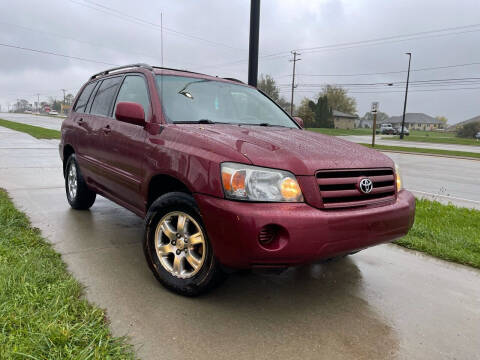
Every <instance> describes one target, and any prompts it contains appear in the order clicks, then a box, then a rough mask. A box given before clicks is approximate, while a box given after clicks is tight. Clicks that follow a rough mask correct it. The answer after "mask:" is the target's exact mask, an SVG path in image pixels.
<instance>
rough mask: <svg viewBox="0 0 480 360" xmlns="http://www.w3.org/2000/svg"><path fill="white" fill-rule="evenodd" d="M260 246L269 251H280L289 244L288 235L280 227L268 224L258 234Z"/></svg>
mask: <svg viewBox="0 0 480 360" xmlns="http://www.w3.org/2000/svg"><path fill="white" fill-rule="evenodd" d="M258 242H259V244H260V245H261V246H262V247H263V248H265V249H267V250H279V249H281V248H283V247H284V246H285V245H286V244H287V242H288V233H287V231H286V230H285V229H284V228H283V227H282V226H280V225H276V224H268V225H265V226H264V227H262V228H261V229H260V232H259V233H258Z"/></svg>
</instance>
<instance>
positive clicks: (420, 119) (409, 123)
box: [383, 113, 442, 131]
mask: <svg viewBox="0 0 480 360" xmlns="http://www.w3.org/2000/svg"><path fill="white" fill-rule="evenodd" d="M383 123H387V124H392V126H393V127H396V128H398V127H400V126H402V116H401V115H400V116H392V117H391V118H389V119H387V120H385V121H383ZM405 126H406V128H407V129H409V130H425V131H430V130H435V129H439V128H441V126H442V122H441V121H440V120H438V119H435V118H434V117H432V116H430V115H427V114H424V113H406V114H405Z"/></svg>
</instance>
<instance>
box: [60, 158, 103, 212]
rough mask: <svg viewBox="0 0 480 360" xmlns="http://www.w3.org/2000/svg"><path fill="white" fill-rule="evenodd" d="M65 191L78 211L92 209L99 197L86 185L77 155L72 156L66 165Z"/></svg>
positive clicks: (69, 201) (69, 200) (71, 204)
mask: <svg viewBox="0 0 480 360" xmlns="http://www.w3.org/2000/svg"><path fill="white" fill-rule="evenodd" d="M65 191H66V193H67V200H68V203H69V204H70V206H71V207H72V208H74V209H76V210H87V209H90V207H92V205H93V203H94V202H95V198H96V196H97V195H96V194H95V192H93V191H92V190H90V189H89V188H88V186H87V184H86V183H85V179H84V178H83V176H82V173H81V172H80V168H79V167H78V164H77V159H76V157H75V154H72V155H70V157H69V158H68V159H67V163H66V165H65Z"/></svg>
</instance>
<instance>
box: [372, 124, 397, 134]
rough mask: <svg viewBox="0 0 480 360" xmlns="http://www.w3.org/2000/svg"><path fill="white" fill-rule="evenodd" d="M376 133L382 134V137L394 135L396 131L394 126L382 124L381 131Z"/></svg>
mask: <svg viewBox="0 0 480 360" xmlns="http://www.w3.org/2000/svg"><path fill="white" fill-rule="evenodd" d="M376 132H377V134H378V133H380V134H382V135H394V134H395V129H394V128H393V126H392V124H381V125H380V129H379V130H377V131H376Z"/></svg>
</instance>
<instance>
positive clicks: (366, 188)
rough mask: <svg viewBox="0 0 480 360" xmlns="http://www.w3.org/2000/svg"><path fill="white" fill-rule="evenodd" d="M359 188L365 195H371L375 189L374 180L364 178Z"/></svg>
mask: <svg viewBox="0 0 480 360" xmlns="http://www.w3.org/2000/svg"><path fill="white" fill-rule="evenodd" d="M359 188H360V191H361V192H362V193H364V194H368V193H370V192H371V191H372V189H373V183H372V180H370V179H368V178H363V179H362V180H360V183H359Z"/></svg>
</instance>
